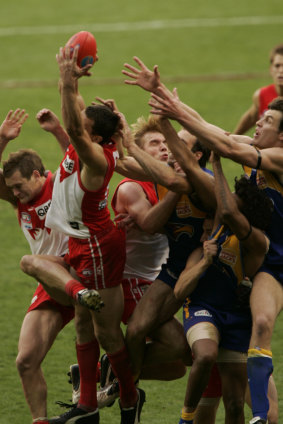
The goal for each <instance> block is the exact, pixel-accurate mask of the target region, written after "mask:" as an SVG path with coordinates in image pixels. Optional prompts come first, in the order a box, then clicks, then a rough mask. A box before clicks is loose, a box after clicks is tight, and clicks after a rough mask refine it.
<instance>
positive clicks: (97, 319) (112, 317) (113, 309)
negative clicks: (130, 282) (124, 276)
mask: <svg viewBox="0 0 283 424" xmlns="http://www.w3.org/2000/svg"><path fill="white" fill-rule="evenodd" d="M98 291H99V294H100V296H101V299H102V301H103V302H104V307H103V308H102V309H101V310H100V312H94V313H93V319H94V325H95V327H105V328H113V327H114V328H120V323H121V318H122V314H123V311H124V295H123V289H122V286H121V285H118V286H115V287H110V288H106V289H102V290H98Z"/></svg>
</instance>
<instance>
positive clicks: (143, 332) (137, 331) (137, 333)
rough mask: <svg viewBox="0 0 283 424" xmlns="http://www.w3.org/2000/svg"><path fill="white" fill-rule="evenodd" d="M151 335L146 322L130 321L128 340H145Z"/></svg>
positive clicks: (127, 332)
mask: <svg viewBox="0 0 283 424" xmlns="http://www.w3.org/2000/svg"><path fill="white" fill-rule="evenodd" d="M148 334H149V330H148V328H147V326H146V325H144V322H142V321H138V320H130V321H129V323H128V326H127V331H126V338H127V340H129V341H134V340H140V339H144V338H145V337H146V336H147V335H148Z"/></svg>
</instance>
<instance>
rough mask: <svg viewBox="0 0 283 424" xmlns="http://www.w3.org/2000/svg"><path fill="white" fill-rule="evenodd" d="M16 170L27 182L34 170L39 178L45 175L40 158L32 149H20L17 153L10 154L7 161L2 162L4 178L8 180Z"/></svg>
mask: <svg viewBox="0 0 283 424" xmlns="http://www.w3.org/2000/svg"><path fill="white" fill-rule="evenodd" d="M17 170H19V171H20V173H21V174H22V176H23V177H24V178H27V179H28V180H29V179H30V177H31V176H32V173H33V171H35V170H36V171H38V172H39V173H40V175H41V176H44V173H45V168H44V166H43V163H42V160H41V158H40V157H39V155H38V154H37V153H36V152H35V151H34V150H32V149H21V150H19V151H18V152H14V153H10V155H9V157H8V159H7V160H6V161H4V162H3V176H4V178H9V177H10V176H11V175H12V174H13V173H14V172H15V171H17Z"/></svg>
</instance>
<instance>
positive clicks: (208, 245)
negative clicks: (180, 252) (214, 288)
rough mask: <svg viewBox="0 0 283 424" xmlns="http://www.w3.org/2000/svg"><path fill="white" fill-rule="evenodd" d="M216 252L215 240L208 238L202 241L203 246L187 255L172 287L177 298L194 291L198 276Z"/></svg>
mask: <svg viewBox="0 0 283 424" xmlns="http://www.w3.org/2000/svg"><path fill="white" fill-rule="evenodd" d="M216 253H217V244H216V242H215V240H208V241H205V242H204V245H203V248H201V247H199V248H198V249H196V250H195V251H194V252H193V253H192V254H191V255H190V256H189V258H188V261H187V264H186V267H185V269H184V271H182V273H181V274H180V276H179V278H178V281H177V283H176V286H175V288H174V295H175V297H176V298H177V299H178V300H185V298H186V297H188V296H189V295H190V294H191V293H192V292H193V291H194V289H195V288H196V286H197V284H198V280H199V278H200V276H201V275H202V274H203V273H204V271H206V270H207V268H208V267H209V266H210V265H211V263H212V260H213V257H214V256H215V255H216Z"/></svg>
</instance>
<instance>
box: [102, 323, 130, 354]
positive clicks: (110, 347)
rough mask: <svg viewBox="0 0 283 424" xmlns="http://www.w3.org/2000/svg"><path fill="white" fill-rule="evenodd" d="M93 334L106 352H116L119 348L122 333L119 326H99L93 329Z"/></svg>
mask: <svg viewBox="0 0 283 424" xmlns="http://www.w3.org/2000/svg"><path fill="white" fill-rule="evenodd" d="M95 335H96V338H97V340H98V341H99V344H100V346H101V347H102V348H103V349H104V350H105V351H106V352H117V351H118V350H120V349H121V343H123V342H122V340H123V339H122V335H121V332H120V328H117V329H115V328H111V330H110V329H109V328H103V327H99V328H96V329H95Z"/></svg>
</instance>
